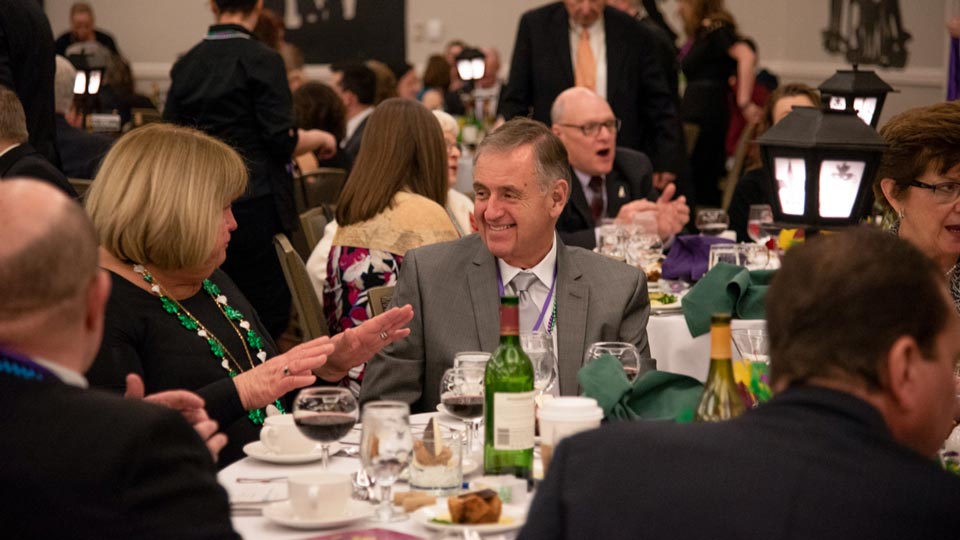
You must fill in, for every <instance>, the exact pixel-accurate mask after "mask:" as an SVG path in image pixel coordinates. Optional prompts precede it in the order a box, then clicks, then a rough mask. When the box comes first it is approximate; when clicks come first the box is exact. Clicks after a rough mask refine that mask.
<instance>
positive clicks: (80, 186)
mask: <svg viewBox="0 0 960 540" xmlns="http://www.w3.org/2000/svg"><path fill="white" fill-rule="evenodd" d="M67 181H68V182H70V185H71V186H73V189H75V190H77V195H78V196H79V197H80V199H81V200H82V199H83V194H84V193H86V192H87V190H88V189H90V184H92V183H93V180H87V179H86V178H68V179H67Z"/></svg>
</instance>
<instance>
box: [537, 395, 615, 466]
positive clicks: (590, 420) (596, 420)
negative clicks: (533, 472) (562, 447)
mask: <svg viewBox="0 0 960 540" xmlns="http://www.w3.org/2000/svg"><path fill="white" fill-rule="evenodd" d="M537 418H538V419H539V420H540V455H541V458H542V461H543V472H544V474H546V472H547V468H548V467H549V466H550V459H551V458H552V457H553V449H554V448H555V447H556V446H557V444H559V443H560V440H561V439H563V438H564V437H569V436H570V435H573V434H575V433H580V432H581V431H587V430H589V429H594V428H597V427H600V421H601V420H603V409H601V408H600V406H599V405H597V400H595V399H593V398H588V397H556V398H553V399H549V400H546V401H544V402H543V405H542V406H541V407H540V408H539V409H537Z"/></svg>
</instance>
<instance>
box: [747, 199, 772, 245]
mask: <svg viewBox="0 0 960 540" xmlns="http://www.w3.org/2000/svg"><path fill="white" fill-rule="evenodd" d="M769 223H773V209H772V208H770V205H769V204H751V205H750V216H749V217H748V218H747V234H749V235H750V239H751V240H753V241H754V242H756V243H758V244H760V245H764V246H765V245H767V241H768V240H769V239H770V233H769V229H766V228H764V227H763V225H764V224H769Z"/></svg>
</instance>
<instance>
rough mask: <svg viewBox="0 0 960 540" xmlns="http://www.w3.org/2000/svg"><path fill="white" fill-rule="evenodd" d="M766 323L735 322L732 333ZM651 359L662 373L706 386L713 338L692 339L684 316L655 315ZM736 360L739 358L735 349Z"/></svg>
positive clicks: (649, 337) (651, 321) (651, 325)
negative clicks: (654, 360) (681, 376)
mask: <svg viewBox="0 0 960 540" xmlns="http://www.w3.org/2000/svg"><path fill="white" fill-rule="evenodd" d="M766 325H767V321H765V320H762V319H758V320H747V319H733V320H732V321H730V328H731V330H737V329H741V328H749V329H754V328H766ZM647 340H648V341H649V343H650V356H651V357H652V358H655V359H656V360H657V366H656V367H657V369H658V370H659V371H668V372H670V373H679V374H681V375H687V376H689V377H693V378H694V379H697V380H699V381H700V382H705V381H706V380H707V372H708V371H710V334H709V333H707V334H703V335H701V336H697V337H693V336H692V335H691V334H690V329H689V328H687V321H686V319H685V318H684V317H683V314H682V313H669V314H666V313H665V314H657V313H655V312H654V313H652V314H651V315H650V319H649V320H648V321H647ZM732 353H733V360H739V359H740V354H739V353H738V352H737V348H736V347H733V350H732Z"/></svg>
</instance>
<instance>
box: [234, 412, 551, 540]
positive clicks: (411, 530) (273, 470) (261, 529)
mask: <svg viewBox="0 0 960 540" xmlns="http://www.w3.org/2000/svg"><path fill="white" fill-rule="evenodd" d="M431 416H436V417H439V418H441V419H442V422H443V424H444V425H445V426H449V427H451V428H458V429H462V427H463V424H462V422H459V421H457V420H455V419H453V418H452V417H449V416H446V415H439V414H437V413H428V414H415V415H413V416H411V417H410V423H411V425H412V426H413V428H414V430H415V431H416V430H418V429H419V430H422V429H423V426H424V425H425V424H426V423H427V421H428V419H429V418H430V417H431ZM343 441H344V442H345V443H354V444H356V443H359V441H360V429H359V424H358V425H357V427H356V428H354V430H353V431H351V432H350V434H349V435H347V436H346V437H345V438H344V439H343ZM473 459H477V456H476V455H475V456H473ZM481 459H482V458H481ZM359 468H360V460H359V459H358V458H356V457H350V458H348V457H339V456H334V457H331V458H330V471H333V472H341V473H345V474H353V473H355V472H356V471H357V470H358V469H359ZM322 470H323V468H322V467H321V465H320V462H319V461H315V462H312V463H305V464H302V465H277V464H273V463H266V462H263V461H258V460H255V459H252V458H245V459H242V460H240V461H238V462H236V463H233V464H231V465H230V466H228V467H226V468H224V469H223V470H222V471H220V473H219V474H218V475H217V480H218V481H219V482H220V485H222V486H223V487H224V489H226V490H227V493H228V494H229V493H237V492H238V490H242V489H246V487H248V486H258V485H261V484H238V483H237V481H236V480H237V478H239V477H247V478H271V477H277V476H291V475H297V474H304V473H312V472H321V471H322ZM482 472H483V471H482V469H481V470H480V471H478V472H477V473H475V474H474V475H471V477H476V476H480V475H481V474H482ZM465 480H467V478H465ZM280 487H281V489H282V483H281V484H280ZM406 489H407V485H406V484H405V483H398V484H396V485H395V486H394V490H395V491H403V490H406ZM532 498H533V497H532V494H530V497H529V498H528V501H529V500H531V499H532ZM398 511H399V510H398ZM232 521H233V527H234V529H236V530H237V532H238V533H240V535H241V536H243V538H244V539H245V540H259V539H269V540H285V539H298V540H302V539H304V538H310V537H313V536H322V535H324V534H330V533H333V532H337V531H349V530H358V529H372V528H381V529H390V530H394V531H399V532H405V533H408V534H412V535H416V536H420V537H423V538H432V537H433V536H434V535H435V533H434V532H432V531H430V530H429V529H427V528H425V527H423V526H422V525H419V524H417V523H414V522H413V521H411V520H409V519H408V520H406V521H399V522H394V523H377V522H373V521H362V522H359V523H354V524H352V525H349V526H346V527H343V528H339V529H337V528H335V529H323V530H309V531H305V530H299V529H290V528H287V527H284V526H282V525H277V524H274V523H272V522H271V521H269V520H268V519H267V518H265V517H262V516H253V517H250V516H234V517H233V518H232ZM514 534H516V533H510V534H509V535H507V537H511V538H512V535H514Z"/></svg>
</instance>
